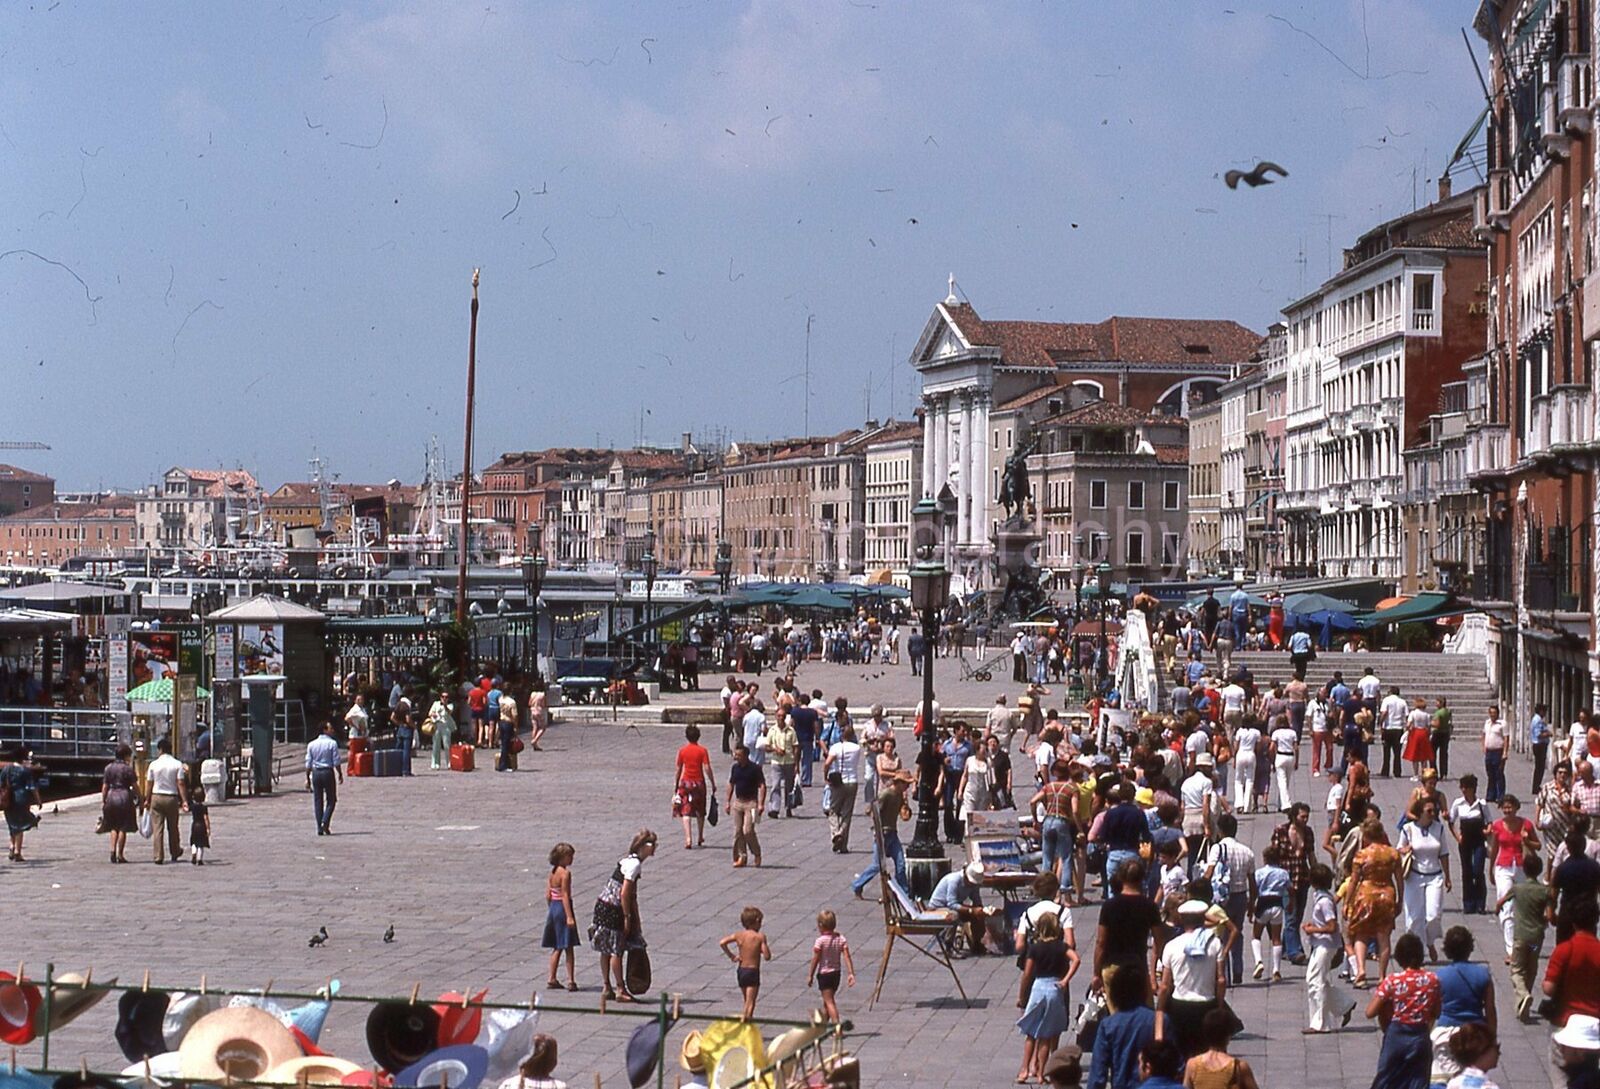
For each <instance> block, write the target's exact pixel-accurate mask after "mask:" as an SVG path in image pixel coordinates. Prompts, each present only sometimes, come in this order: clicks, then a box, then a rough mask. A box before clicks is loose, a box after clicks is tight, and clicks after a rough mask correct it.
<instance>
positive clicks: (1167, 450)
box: [1155, 446, 1189, 465]
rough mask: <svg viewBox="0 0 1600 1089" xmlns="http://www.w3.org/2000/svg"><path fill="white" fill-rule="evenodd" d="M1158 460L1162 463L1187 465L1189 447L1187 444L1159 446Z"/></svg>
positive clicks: (1157, 450) (1157, 449) (1157, 451)
mask: <svg viewBox="0 0 1600 1089" xmlns="http://www.w3.org/2000/svg"><path fill="white" fill-rule="evenodd" d="M1155 449H1156V461H1158V462H1160V463H1161V464H1162V465H1187V464H1188V463H1189V448H1188V447H1187V446H1158V447H1156V448H1155Z"/></svg>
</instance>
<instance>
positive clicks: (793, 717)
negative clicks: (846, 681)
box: [789, 692, 822, 786]
mask: <svg viewBox="0 0 1600 1089" xmlns="http://www.w3.org/2000/svg"><path fill="white" fill-rule="evenodd" d="M821 720H822V716H821V715H819V714H817V710H816V708H814V707H812V706H811V697H810V696H808V695H806V694H805V693H804V692H800V693H798V694H797V695H796V697H795V705H794V706H793V707H791V708H789V725H791V726H793V727H794V736H795V737H797V738H799V739H800V785H801V786H810V785H811V765H812V763H813V762H814V761H815V760H816V758H817V726H818V724H819V723H820V722H821Z"/></svg>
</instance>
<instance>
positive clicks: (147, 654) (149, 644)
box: [127, 631, 178, 691]
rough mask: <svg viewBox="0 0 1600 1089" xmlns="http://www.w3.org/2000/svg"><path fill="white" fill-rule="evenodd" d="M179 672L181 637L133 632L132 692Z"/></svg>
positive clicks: (130, 643) (130, 647) (130, 641)
mask: <svg viewBox="0 0 1600 1089" xmlns="http://www.w3.org/2000/svg"><path fill="white" fill-rule="evenodd" d="M177 672H178V633H177V632H173V631H130V632H129V633H128V676H127V684H128V690H129V691H131V690H133V689H135V688H138V687H139V686H140V685H141V684H145V683H147V682H149V681H159V680H161V679H162V678H163V677H169V676H174V675H176V674H177Z"/></svg>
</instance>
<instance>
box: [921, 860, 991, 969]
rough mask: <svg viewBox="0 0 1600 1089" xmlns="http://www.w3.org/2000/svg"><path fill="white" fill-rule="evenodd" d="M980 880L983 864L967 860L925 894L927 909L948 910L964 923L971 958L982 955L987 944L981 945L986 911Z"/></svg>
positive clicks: (985, 950)
mask: <svg viewBox="0 0 1600 1089" xmlns="http://www.w3.org/2000/svg"><path fill="white" fill-rule="evenodd" d="M982 880H983V863H981V862H969V863H967V865H966V867H965V868H964V869H960V870H955V871H952V872H951V873H947V874H945V875H944V876H943V877H941V878H940V879H939V883H938V884H937V885H935V886H934V887H933V895H932V896H929V897H928V910H929V911H943V912H949V913H951V915H952V917H954V918H958V919H960V920H962V921H963V922H964V923H966V924H967V944H968V947H969V948H970V949H971V951H972V955H973V956H975V957H981V956H984V955H985V954H986V953H988V952H989V947H988V946H987V945H985V944H984V941H983V931H984V925H985V923H986V921H987V920H988V918H989V911H988V909H986V908H985V907H984V906H983V897H982V895H981V893H980V892H979V885H978V883H979V882H980V881H982Z"/></svg>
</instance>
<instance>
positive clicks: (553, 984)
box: [544, 976, 561, 991]
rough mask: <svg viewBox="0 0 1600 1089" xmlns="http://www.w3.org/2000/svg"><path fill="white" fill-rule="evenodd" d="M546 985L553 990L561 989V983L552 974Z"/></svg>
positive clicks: (545, 982)
mask: <svg viewBox="0 0 1600 1089" xmlns="http://www.w3.org/2000/svg"><path fill="white" fill-rule="evenodd" d="M544 985H545V986H546V987H548V988H549V989H550V990H552V991H559V990H560V989H561V984H560V983H558V982H556V977H555V976H551V977H550V978H549V979H547V980H545V981H544Z"/></svg>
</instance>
